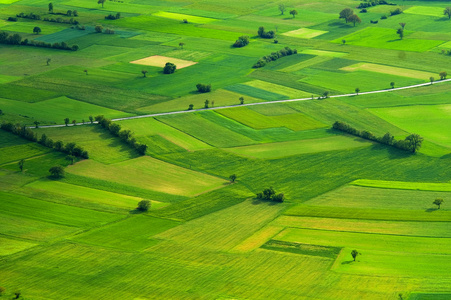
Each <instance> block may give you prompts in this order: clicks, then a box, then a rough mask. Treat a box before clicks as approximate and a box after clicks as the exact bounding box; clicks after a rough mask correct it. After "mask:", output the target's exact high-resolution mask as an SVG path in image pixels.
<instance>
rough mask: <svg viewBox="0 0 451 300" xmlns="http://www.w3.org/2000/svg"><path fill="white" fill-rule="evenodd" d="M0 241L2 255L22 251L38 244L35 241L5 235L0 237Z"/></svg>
mask: <svg viewBox="0 0 451 300" xmlns="http://www.w3.org/2000/svg"><path fill="white" fill-rule="evenodd" d="M0 243H1V245H2V247H1V249H0V256H6V255H10V254H14V253H16V252H20V251H23V250H25V249H28V248H31V247H33V246H36V244H34V243H30V242H25V241H20V240H14V239H8V238H4V237H0Z"/></svg>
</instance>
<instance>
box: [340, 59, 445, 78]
mask: <svg viewBox="0 0 451 300" xmlns="http://www.w3.org/2000/svg"><path fill="white" fill-rule="evenodd" d="M341 70H344V71H351V72H353V71H358V70H364V71H370V72H377V73H384V74H390V75H396V76H404V77H410V78H416V79H419V80H425V81H426V80H429V78H430V77H434V76H436V74H434V73H432V72H430V73H428V72H423V71H417V70H409V69H402V68H396V67H391V66H384V65H375V64H368V63H358V64H355V65H352V66H347V67H344V68H341Z"/></svg>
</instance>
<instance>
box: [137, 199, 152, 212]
mask: <svg viewBox="0 0 451 300" xmlns="http://www.w3.org/2000/svg"><path fill="white" fill-rule="evenodd" d="M151 205H152V202H150V201H149V200H141V201H139V202H138V207H137V208H136V209H137V210H139V211H148V210H149V209H150V207H151Z"/></svg>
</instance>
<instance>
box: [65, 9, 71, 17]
mask: <svg viewBox="0 0 451 300" xmlns="http://www.w3.org/2000/svg"><path fill="white" fill-rule="evenodd" d="M66 15H67V16H68V17H70V16H72V11H71V10H70V9H69V10H68V11H67V13H66Z"/></svg>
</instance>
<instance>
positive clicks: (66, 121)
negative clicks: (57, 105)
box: [64, 118, 70, 126]
mask: <svg viewBox="0 0 451 300" xmlns="http://www.w3.org/2000/svg"><path fill="white" fill-rule="evenodd" d="M69 122H70V120H69V118H65V119H64V124H66V126H69V125H68V124H69Z"/></svg>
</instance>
